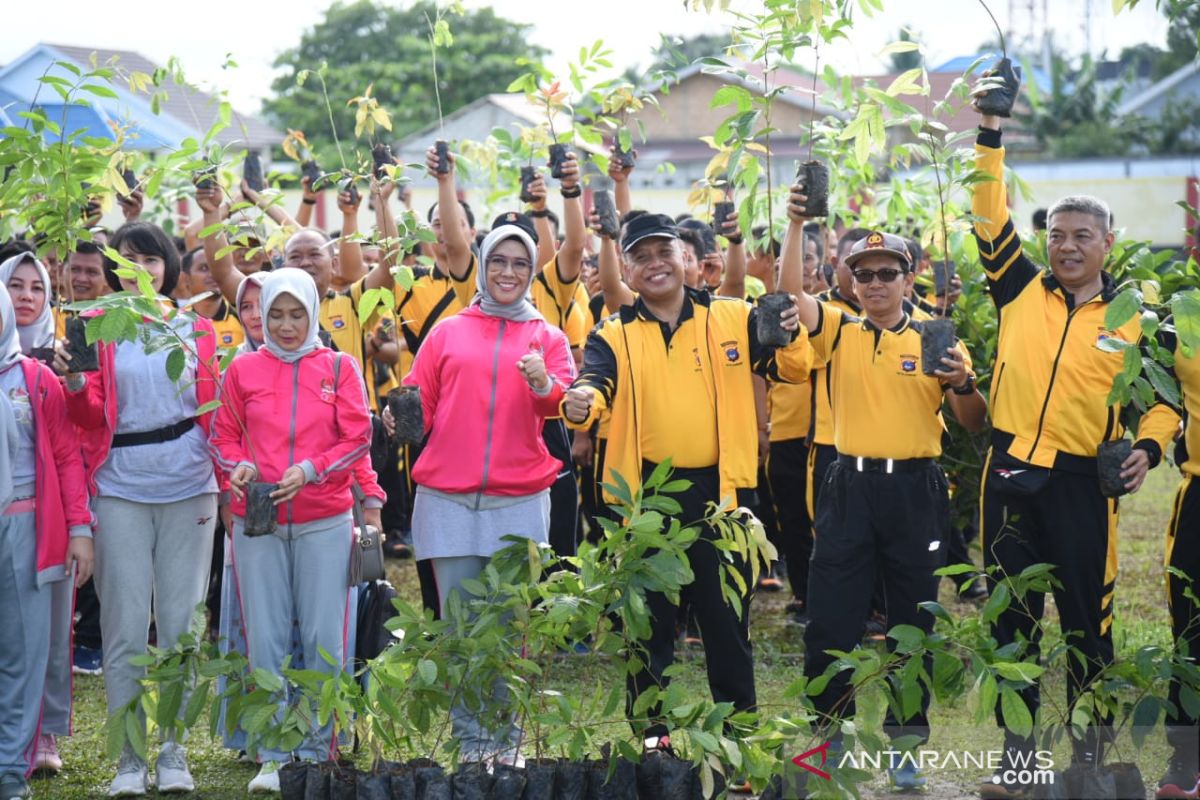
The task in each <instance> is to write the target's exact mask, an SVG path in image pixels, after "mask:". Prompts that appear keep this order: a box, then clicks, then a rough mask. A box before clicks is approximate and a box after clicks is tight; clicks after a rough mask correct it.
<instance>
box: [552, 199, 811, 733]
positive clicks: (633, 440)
mask: <svg viewBox="0 0 1200 800" xmlns="http://www.w3.org/2000/svg"><path fill="white" fill-rule="evenodd" d="M621 249H622V250H623V251H624V259H625V264H626V269H627V272H628V275H629V281H630V285H631V287H632V288H633V290H634V291H636V292H638V298H637V299H636V301H635V302H634V303H633V305H627V306H622V307H621V309H620V311H619V313H617V314H615V315H613V316H612V317H609V318H608V319H607V320H604V321H603V322H601V323H600V325H599V326H597V327H596V329H595V330H593V331H592V333H591V335H590V336H589V337H588V342H587V348H586V349H585V351H584V363H583V370H582V372H581V373H580V376H579V379H578V380H577V381H576V382H575V384H574V386H572V388H571V389H570V390H569V391H568V393H567V397H566V398H565V400H564V401H563V415H564V416H565V417H566V419H567V421H568V423H569V424H570V425H571V426H572V427H574V428H578V429H586V428H588V427H589V426H590V425H591V424H592V423H593V422H595V421H596V419H597V418H598V417H599V415H600V413H601V412H602V411H604V410H605V409H607V410H608V411H610V412H611V423H610V427H609V440H608V441H609V444H608V447H607V449H606V451H605V455H604V462H603V464H602V465H601V469H602V473H601V474H603V475H604V481H605V482H606V483H613V481H614V475H618V474H619V475H620V476H621V477H622V478H624V479H625V480H626V481H628V482H629V483H630V484H631V485H638V484H640V483H641V481H642V480H643V478H644V477H645V476H648V475H649V474H650V471H651V470H653V469H654V468H655V467H656V466H657V465H658V464H659V463H661V462H663V461H665V460H667V459H670V461H671V464H672V466H673V467H674V468H675V473H674V474H675V477H676V478H682V479H686V480H688V481H690V482H691V487H690V488H689V489H687V490H686V491H685V492H683V493H681V494H678V495H675V499H676V500H677V501H678V502H679V503H680V505H681V506H682V511H681V513H680V515H679V517H680V521H681V522H682V523H683V524H685V525H687V524H691V523H694V522H695V521H697V520H699V519H701V518H702V517H703V516H704V515H705V513H706V504H707V503H709V502H716V501H720V500H722V499H725V500H728V501H732V502H734V504H735V505H738V506H741V505H747V503H744V502H738V501H737V495H738V493H739V490H746V489H751V488H753V487H754V485H755V483H756V478H757V466H758V437H757V435H756V434H757V432H756V429H755V405H754V388H753V383H752V376H753V374H754V373H757V374H759V375H762V376H764V377H768V378H770V379H772V380H785V381H800V380H803V379H804V377H805V373H806V371H807V370H808V367H809V355H808V346H807V344H806V343H805V340H804V338H803V337H802V336H797V331H798V329H799V325H798V322H797V318H796V310H795V308H794V307H792V308H788V309H787V310H785V311H784V312H783V314H782V315H781V322H780V324H781V326H782V327H783V328H784V329H785V330H787V331H789V332H791V334H792V337H793V338H792V340H791V343H790V344H788V345H786V346H784V347H779V348H774V347H766V346H763V345H762V344H760V343H759V339H758V332H757V323H758V318H757V314H758V310H757V309H756V308H754V307H753V306H751V305H750V304H749V303H746V302H745V301H744V300H741V299H736V298H713V297H710V296H709V295H708V294H707V293H702V292H697V291H695V290H693V289H689V288H687V287H685V286H684V278H683V256H682V250H681V245H680V243H679V237H678V234H677V232H676V228H675V224H674V221H673V220H672V219H671V218H670V217H667V216H665V215H662V214H644V215H642V216H639V217H637V218H635V219H633V220H631V221H629V222H628V223H627V224H626V226H625V229H624V231H623V233H622V237H621ZM609 499H610V501H612V500H613V498H609ZM714 536H715V533H714V532H713V531H711V530H704V531H702V532H701V536H700V538H699V539H698V540H697V541H696V542H695V543H694V544H693V545H692V546H691V547H690V548H689V549H688V553H687V555H688V559H689V561H690V562H691V567H692V571H693V573H694V574H695V580H694V582H693V583H692V584H691V585H690V586H688V587H686V589H685V594H684V597H685V598H686V599H687V600H690V602H691V604H692V608H693V609H695V612H696V617H697V619H698V621H699V623H700V629H701V633H702V635H703V638H704V647H705V651H706V653H707V656H708V658H707V667H708V683H709V688H710V689H711V690H712V694H713V699H714V700H715V701H717V702H730V703H732V704H733V705H734V707H735V708H737V709H749V708H753V707H754V705H755V692H754V661H753V656H752V653H751V647H750V639H749V635H748V628H747V626H748V617H749V615H748V613H747V611H748V609H747V608H743V609H742V610H741V617H740V619H739V614H738V611H737V610H735V609H734V608H732V607H731V606H730V605H728V604H727V603H726V600H725V597H724V594H723V592H722V577H721V569H720V563H721V557H720V556H719V555H718V553H717V550H716V548H715V547H714V546H713V545H712V544H711V540H712V539H713V537H714ZM646 600H647V605H648V607H649V609H650V612H651V615H652V618H653V622H652V632H651V635H650V638H649V640H648V641H646V642H645V647H646V651H647V655H648V665H647V667H648V668H647V669H644V670H642V671H640V672H639V673H637V674H636V675H634V676H631V678H630V681H629V690H630V697H629V703H630V708H632V704H633V701H634V699H635V698H636V697H637V695H639V694H640V693H641V692H643V691H645V690H646V689H648V688H650V687H651V686H653V685H655V684H658V685H661V686H665V684H666V682H667V679H666V678H665V677H664V676H663V671H664V670H666V668H667V667H669V666H670V665H671V663H672V661H673V660H674V655H675V630H674V625H675V617H676V610H677V609H676V608H675V606H673V605H672V604H671V603H670V601H669V600H668V599H667V598H666V597H665V596H664V595H662V594H655V593H651V594H649V595H648V596H647V598H646ZM644 733H645V735H646V736H647V737H648V740H647V745H648V746H650V747H654V746H663V744H664V742H662V741H660V738H663V739H665V736H666V733H667V728H666V726H665V725H663V724H661V723H658V722H656V723H654V724H651V725H650V726H649V727H648V728H646V729H645V731H644Z"/></svg>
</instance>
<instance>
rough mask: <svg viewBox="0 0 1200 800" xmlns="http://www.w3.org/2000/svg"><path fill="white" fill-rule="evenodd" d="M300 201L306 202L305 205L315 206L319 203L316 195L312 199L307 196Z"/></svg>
mask: <svg viewBox="0 0 1200 800" xmlns="http://www.w3.org/2000/svg"><path fill="white" fill-rule="evenodd" d="M300 202H302V203H304V205H306V206H315V205H316V204H317V200H316V198H315V197H314V198H312V199H309V198H307V197H305V198H304V199H303V200H301V201H300Z"/></svg>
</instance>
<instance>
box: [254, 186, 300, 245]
mask: <svg viewBox="0 0 1200 800" xmlns="http://www.w3.org/2000/svg"><path fill="white" fill-rule="evenodd" d="M242 197H245V198H246V199H247V200H249V201H250V202H251V203H253V204H254V205H256V206H258V207H259V208H260V209H262V211H263V213H265V214H266V215H267V216H268V217H270V218H271V219H272V220H273V221H274V222H275V224H276V225H278V226H279V227H281V228H283V229H285V230H286V231H287V232H288V233H293V232H294V231H298V230H300V223H299V222H297V221H296V220H294V219H292V216H291V215H290V214H288V213H287V212H286V211H284V209H283V206H282V205H280V204H279V203H277V202H275V201H274V200H275V198H273V197H264V196H263V195H261V194H259V193H258V192H256V191H254V190H253V189H251V188H250V184H248V183H246V181H245V180H244V179H243V180H242Z"/></svg>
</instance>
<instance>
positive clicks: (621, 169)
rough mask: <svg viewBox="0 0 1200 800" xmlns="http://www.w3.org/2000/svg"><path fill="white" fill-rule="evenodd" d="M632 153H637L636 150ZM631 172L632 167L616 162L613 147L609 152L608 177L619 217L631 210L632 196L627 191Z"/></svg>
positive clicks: (615, 149) (615, 148)
mask: <svg viewBox="0 0 1200 800" xmlns="http://www.w3.org/2000/svg"><path fill="white" fill-rule="evenodd" d="M633 152H634V154H636V153H637V151H636V150H634V151H633ZM632 172H633V167H626V166H623V165H622V164H621V163H619V162H618V161H617V147H616V145H613V147H612V149H611V150H609V157H608V177H609V178H611V179H612V182H613V198H614V199H615V200H616V202H617V214H618V215H620V216H621V217H624V216H625V215H626V214H628V213H629V212H630V211H632V210H633V196H632V194H631V193H630V191H629V176H630V174H631V173H632Z"/></svg>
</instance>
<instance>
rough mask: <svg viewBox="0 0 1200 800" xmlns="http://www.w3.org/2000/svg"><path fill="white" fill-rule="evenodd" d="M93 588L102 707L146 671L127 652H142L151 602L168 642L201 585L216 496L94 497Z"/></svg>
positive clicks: (117, 703) (180, 629)
mask: <svg viewBox="0 0 1200 800" xmlns="http://www.w3.org/2000/svg"><path fill="white" fill-rule="evenodd" d="M93 509H94V510H95V512H96V594H97V596H98V597H99V598H100V633H101V635H102V636H103V637H104V691H105V694H106V695H107V696H108V713H109V714H112V713H114V712H116V711H118V710H120V709H122V708H124V707H125V706H126V705H128V704H129V701H131V700H133V698H134V697H136V696H137V695H138V691H139V687H138V679H139V678H141V677H142V675H143V674H144V673H145V670H144V669H143V668H142V667H135V666H133V665H132V664H130V663H129V659H131V658H133V657H135V656H140V655H143V654H145V652H146V644H147V638H148V636H149V633H150V608H151V603H152V602H153V607H154V624H155V629H156V630H157V632H158V646H159V647H173V646H174V645H175V642H176V641H177V640H178V639H179V636H180V635H181V634H183V633H185V632H186V631H187V629H188V627H189V626H190V625H191V622H192V613H193V612H194V611H195V610H196V605H197V604H198V603H201V602H203V601H204V598H205V595H206V594H207V592H208V573H209V568H210V566H211V562H212V546H213V528H214V527H215V525H216V518H217V495H216V493H212V494H201V495H196V496H195V497H189V498H187V499H186V500H179V501H176V502H174V503H135V502H133V501H132V500H122V499H121V498H118V497H97V498H96V499H95V501H94V504H93Z"/></svg>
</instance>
